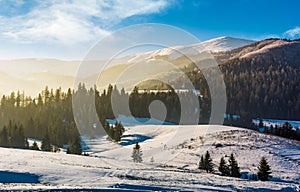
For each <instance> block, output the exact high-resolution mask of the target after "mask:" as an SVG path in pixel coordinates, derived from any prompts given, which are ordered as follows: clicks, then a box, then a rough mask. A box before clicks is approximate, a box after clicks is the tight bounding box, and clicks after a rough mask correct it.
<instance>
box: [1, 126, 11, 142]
mask: <svg viewBox="0 0 300 192" xmlns="http://www.w3.org/2000/svg"><path fill="white" fill-rule="evenodd" d="M0 146H1V147H9V139H8V133H7V128H6V126H4V127H3V129H2V131H1V133H0Z"/></svg>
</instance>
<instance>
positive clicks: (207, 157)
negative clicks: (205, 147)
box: [204, 151, 214, 173]
mask: <svg viewBox="0 0 300 192" xmlns="http://www.w3.org/2000/svg"><path fill="white" fill-rule="evenodd" d="M204 165H205V170H206V172H207V173H208V172H212V171H213V166H214V164H213V162H212V159H211V157H210V154H209V152H208V151H206V153H205V157H204Z"/></svg>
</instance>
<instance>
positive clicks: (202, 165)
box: [198, 155, 205, 169]
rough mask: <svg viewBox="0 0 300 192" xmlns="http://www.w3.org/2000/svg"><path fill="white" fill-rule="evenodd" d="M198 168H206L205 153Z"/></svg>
mask: <svg viewBox="0 0 300 192" xmlns="http://www.w3.org/2000/svg"><path fill="white" fill-rule="evenodd" d="M198 168H199V169H205V163H204V157H203V155H201V158H200V161H199V166H198Z"/></svg>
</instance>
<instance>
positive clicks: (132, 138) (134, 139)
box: [120, 134, 152, 146]
mask: <svg viewBox="0 0 300 192" xmlns="http://www.w3.org/2000/svg"><path fill="white" fill-rule="evenodd" d="M151 138H152V137H149V136H145V135H140V134H130V135H123V136H122V139H121V142H120V145H122V146H127V145H132V144H135V143H140V142H143V141H146V140H148V139H151Z"/></svg>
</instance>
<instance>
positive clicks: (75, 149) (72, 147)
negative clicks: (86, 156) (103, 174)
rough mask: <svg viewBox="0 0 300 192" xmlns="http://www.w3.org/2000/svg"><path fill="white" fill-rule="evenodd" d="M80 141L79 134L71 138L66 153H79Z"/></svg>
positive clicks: (80, 149) (80, 151)
mask: <svg viewBox="0 0 300 192" xmlns="http://www.w3.org/2000/svg"><path fill="white" fill-rule="evenodd" d="M80 142H81V139H80V136H79V135H77V136H75V137H74V138H72V139H71V142H70V143H69V146H68V149H67V154H76V155H81V153H82V147H81V143H80Z"/></svg>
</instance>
